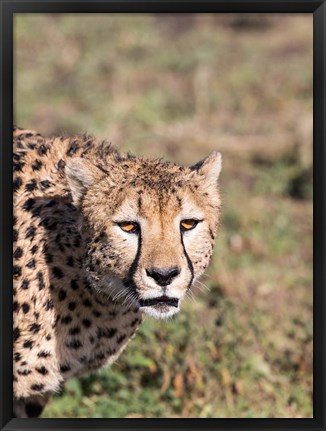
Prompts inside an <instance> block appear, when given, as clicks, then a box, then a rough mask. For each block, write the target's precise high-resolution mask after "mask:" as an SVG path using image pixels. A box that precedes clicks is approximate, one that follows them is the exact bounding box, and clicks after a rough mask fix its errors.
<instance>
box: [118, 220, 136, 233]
mask: <svg viewBox="0 0 326 431" xmlns="http://www.w3.org/2000/svg"><path fill="white" fill-rule="evenodd" d="M117 224H118V226H119V227H120V229H122V230H123V231H124V232H128V233H138V232H139V224H138V223H137V222H135V221H122V222H120V223H117Z"/></svg>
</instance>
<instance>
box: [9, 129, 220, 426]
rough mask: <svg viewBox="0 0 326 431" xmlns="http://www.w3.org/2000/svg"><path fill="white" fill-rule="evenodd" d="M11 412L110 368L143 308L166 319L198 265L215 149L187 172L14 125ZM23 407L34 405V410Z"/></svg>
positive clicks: (215, 216) (209, 234) (214, 195)
mask: <svg viewBox="0 0 326 431" xmlns="http://www.w3.org/2000/svg"><path fill="white" fill-rule="evenodd" d="M13 166H14V332H13V335H14V396H15V414H16V415H17V416H19V417H24V416H31V415H38V414H39V413H40V412H41V410H42V408H43V406H44V405H45V403H46V400H47V399H48V397H49V395H50V394H51V393H53V392H55V391H57V390H58V389H59V388H60V387H61V385H62V383H63V382H64V381H65V380H67V379H68V378H70V377H73V376H78V375H81V374H84V373H87V372H92V371H94V370H97V369H98V368H100V367H103V366H106V365H107V364H110V363H112V362H113V361H114V360H116V358H117V357H118V356H119V355H120V354H121V352H122V351H123V349H124V348H125V346H126V345H127V343H128V341H129V340H130V339H131V338H132V336H133V335H134V334H135V332H136V330H137V327H138V326H139V324H140V323H141V320H142V316H143V315H144V314H147V315H150V316H152V317H154V318H157V319H165V318H168V317H170V316H173V315H174V314H176V313H177V312H178V311H179V309H180V305H181V302H182V300H183V299H184V298H185V296H186V294H187V292H188V291H189V290H190V289H191V288H192V286H193V285H194V283H195V282H196V280H198V278H199V277H200V276H201V275H202V274H203V272H204V271H205V269H206V267H207V265H208V263H209V260H210V257H211V254H212V251H213V246H214V241H215V236H216V233H217V229H218V225H219V216H220V206H221V203H220V193H219V188H218V177H219V173H220V170H221V155H220V154H219V153H218V152H213V153H211V154H210V155H209V156H208V157H207V158H205V159H204V160H202V161H200V162H199V163H197V164H196V165H194V166H192V167H183V166H178V165H176V164H174V163H170V162H165V161H162V160H149V159H145V158H141V157H134V156H132V155H129V154H128V155H123V154H120V153H118V152H117V151H116V150H115V149H113V148H112V147H111V146H110V145H108V144H107V143H106V142H98V141H96V140H95V139H94V138H92V137H89V136H86V135H84V136H73V137H53V138H44V137H43V136H41V135H40V134H38V133H36V132H33V131H29V130H23V129H19V128H14V163H13ZM31 406H32V407H31Z"/></svg>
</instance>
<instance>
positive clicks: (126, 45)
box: [15, 14, 312, 418]
mask: <svg viewBox="0 0 326 431" xmlns="http://www.w3.org/2000/svg"><path fill="white" fill-rule="evenodd" d="M240 18H241V17H239V16H235V15H215V16H214V15H201V16H189V15H188V16H184V15H179V18H176V17H175V16H171V15H165V17H164V18H162V16H160V17H158V16H157V15H147V16H145V15H140V16H131V15H130V16H126V15H114V17H113V16H111V15H92V16H91V15H88V16H87V15H83V16H71V15H64V14H57V15H51V14H47V15H42V14H39V15H37V14H35V15H28V14H24V15H18V16H17V17H16V18H15V48H16V51H15V52H16V55H15V65H16V77H15V122H16V123H17V124H19V125H21V126H23V127H28V128H34V129H37V130H38V131H40V132H41V133H43V134H49V135H51V134H55V133H62V132H66V133H75V132H78V133H80V132H88V133H93V134H94V135H96V136H99V137H101V138H106V139H109V140H111V141H112V143H113V144H114V145H116V146H117V147H120V148H121V149H123V150H131V151H132V152H134V153H136V154H139V155H140V154H145V155H147V156H158V157H164V158H165V159H170V160H174V161H177V162H179V163H184V164H192V163H195V162H196V161H198V160H199V159H201V158H203V157H204V156H206V155H207V154H208V153H209V151H211V150H213V149H219V150H220V151H221V152H222V153H223V172H222V176H221V189H222V193H223V202H224V204H223V205H224V206H223V219H222V223H221V229H220V233H219V236H218V239H217V244H216V248H215V253H214V256H213V259H212V262H211V265H210V268H209V270H208V273H207V275H206V276H205V277H204V279H203V283H204V285H205V286H206V287H205V286H203V285H198V287H197V288H195V289H194V300H191V299H187V300H186V301H185V303H184V307H183V310H182V312H181V313H180V314H179V315H178V316H177V317H175V318H174V319H172V320H169V321H167V322H165V321H164V322H160V321H154V320H151V319H146V320H145V322H144V323H143V325H142V326H141V328H140V330H139V331H138V333H137V335H136V337H135V338H134V340H133V341H132V342H131V343H130V345H129V346H128V348H127V349H126V350H125V352H124V353H123V354H122V355H121V357H120V358H119V359H118V361H117V362H116V363H115V364H113V365H112V366H111V367H110V368H109V369H105V370H101V371H99V372H97V373H95V374H93V375H90V376H85V377H82V378H79V379H72V380H70V381H69V382H67V384H66V385H65V388H64V390H63V391H62V393H60V394H57V395H55V396H54V397H53V399H52V400H51V402H50V403H49V405H48V406H47V408H46V409H45V412H44V414H43V416H44V417H95V418H96V417H244V418H246V417H248V418H251V417H284V418H285V417H312V160H311V155H312V136H311V130H312V120H311V118H312V68H311V64H312V22H311V17H310V16H308V15H307V16H305V15H297V16H291V17H290V16H282V17H280V16H279V17H277V16H275V17H270V16H269V17H266V16H265V17H262V16H260V17H258V16H251V18H250V17H249V18H247V19H244V20H242V19H240ZM261 24H262V25H261Z"/></svg>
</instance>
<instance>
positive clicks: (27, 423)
mask: <svg viewBox="0 0 326 431" xmlns="http://www.w3.org/2000/svg"><path fill="white" fill-rule="evenodd" d="M26 12H28V13H49V12H53V13H56V12H61V13H76V12H78V13H81V12H88V13H93V12H97V13H101V12H102V13H117V12H121V13H122V12H128V13H130V12H138V13H146V12H155V13H164V12H166V13H167V12H169V13H171V12H173V13H181V12H183V13H186V12H209V13H221V12H224V13H225V12H237V13H246V12H247V13H248V12H264V13H311V14H313V166H314V175H313V187H314V197H313V205H314V212H313V214H314V215H313V227H314V238H313V256H314V267H313V277H314V289H313V303H314V306H313V313H314V314H313V327H314V339H313V341H314V344H313V354H314V358H313V365H314V366H313V372H314V385H313V418H312V419H168V418H166V419H13V418H12V329H11V328H12V289H11V286H12V254H11V253H12V252H11V250H12V236H11V235H12V234H11V232H12V229H11V226H12V176H11V175H12V174H11V163H12V162H11V160H12V149H11V141H12V120H13V98H12V95H13V16H14V14H15V13H26ZM0 13H1V17H0V18H1V24H0V28H1V60H0V61H1V71H2V74H1V82H0V85H1V88H0V94H1V95H2V96H1V99H0V109H1V128H0V133H1V145H0V151H1V153H0V160H1V164H2V166H1V171H0V172H1V188H0V194H1V196H0V199H1V203H0V207H1V212H0V216H1V220H0V225H1V230H0V232H1V240H0V243H1V254H0V275H1V288H0V307H1V309H0V319H1V331H0V337H1V338H0V342H1V348H0V351H1V364H0V365H1V369H0V372H1V375H0V382H1V392H0V421H1V422H0V428H1V430H6V431H9V430H10V431H13V430H43V431H44V430H56V429H58V430H61V431H66V430H94V429H99V430H106V429H110V430H112V431H113V430H121V431H122V430H124V431H127V430H152V431H154V430H180V431H186V430H187V431H188V430H192V429H193V430H195V429H196V430H197V429H198V430H234V431H235V430H241V429H250V430H252V429H259V430H261V431H263V430H272V429H277V430H279V431H282V430H289V429H292V430H301V429H304V430H315V431H317V430H326V425H325V424H326V421H325V419H326V400H325V388H326V385H325V383H326V373H325V363H326V342H325V336H326V302H325V298H326V295H325V288H326V277H325V262H326V259H325V258H326V229H325V227H326V217H325V196H326V194H325V193H326V187H325V185H326V74H325V71H326V49H325V47H326V4H325V0H251V1H241V0H225V1H219V0H205V1H199V0H185V1H182V0H177V1H174V0H164V1H161V0H159V1H156V0H142V1H130V0H119V1H110V0H98V1H87V0H85V1H83V0H78V1H77V0H70V1H65V0H56V1H44V0H34V1H28V0H20V1H16V0H0Z"/></svg>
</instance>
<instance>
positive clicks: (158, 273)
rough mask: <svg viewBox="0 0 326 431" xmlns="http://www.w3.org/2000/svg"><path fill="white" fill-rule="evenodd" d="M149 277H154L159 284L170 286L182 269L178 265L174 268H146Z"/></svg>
mask: <svg viewBox="0 0 326 431" xmlns="http://www.w3.org/2000/svg"><path fill="white" fill-rule="evenodd" d="M146 274H147V275H148V277H151V278H153V279H154V280H155V281H156V283H157V284H158V285H159V286H168V285H169V284H171V282H172V280H173V278H175V277H176V276H177V275H179V274H180V269H179V268H178V267H177V266H173V267H172V268H168V269H166V268H151V269H149V270H148V269H146Z"/></svg>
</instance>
